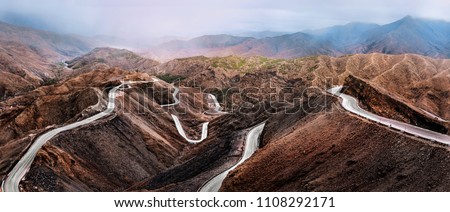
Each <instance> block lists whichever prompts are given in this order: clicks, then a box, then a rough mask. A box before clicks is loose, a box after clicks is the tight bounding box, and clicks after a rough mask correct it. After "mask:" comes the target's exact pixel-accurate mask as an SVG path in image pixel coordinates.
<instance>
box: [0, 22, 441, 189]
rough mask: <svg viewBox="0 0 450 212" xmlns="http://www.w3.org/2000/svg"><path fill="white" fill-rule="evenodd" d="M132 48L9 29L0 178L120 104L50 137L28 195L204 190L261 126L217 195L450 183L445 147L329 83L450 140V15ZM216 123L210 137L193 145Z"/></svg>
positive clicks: (0, 67) (4, 45) (1, 58)
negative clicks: (347, 104) (342, 96)
mask: <svg viewBox="0 0 450 212" xmlns="http://www.w3.org/2000/svg"><path fill="white" fill-rule="evenodd" d="M121 42H123V41H122V40H121V39H116V38H114V37H109V38H108V37H102V36H97V37H96V38H87V37H82V36H77V35H62V34H58V33H52V32H46V31H42V30H34V29H29V28H25V27H18V26H14V25H11V24H4V23H0V179H4V178H7V177H10V176H8V175H9V173H10V172H11V170H12V168H13V167H14V166H15V165H16V164H18V163H17V162H18V161H19V160H20V159H21V157H22V156H23V155H24V152H26V151H27V150H28V147H29V146H30V144H32V143H33V142H34V141H35V140H36V138H38V137H39V136H40V135H43V134H45V133H46V132H51V131H49V130H52V129H59V128H60V127H62V126H67V125H68V124H71V123H76V122H79V121H81V120H86V119H87V118H88V117H92V116H95V115H96V114H99V113H101V112H102V111H105V109H106V108H110V105H115V107H114V108H113V109H112V110H113V111H112V112H111V113H108V114H107V115H106V116H105V117H104V118H100V119H98V120H96V121H93V122H91V123H88V124H84V125H81V126H79V127H77V128H74V129H72V130H67V131H64V132H60V133H58V134H57V135H55V136H54V137H51V138H49V140H48V141H47V143H46V144H44V146H42V148H40V149H39V151H38V152H37V156H36V157H35V158H32V159H33V163H32V165H31V167H29V172H28V173H27V174H26V177H25V178H21V179H16V180H18V181H17V182H19V184H20V185H19V186H18V187H17V189H18V190H21V191H197V190H198V189H199V188H201V187H202V185H204V183H205V182H207V181H208V180H210V179H211V178H212V177H214V176H217V174H219V173H221V172H223V171H224V170H227V169H228V168H230V167H233V166H234V165H235V164H236V162H237V161H239V159H240V158H241V157H242V155H244V151H245V147H246V142H248V141H247V139H246V138H247V136H248V135H249V134H250V133H249V132H250V131H251V129H252V128H253V127H254V126H256V125H258V124H261V123H265V125H264V129H263V131H262V133H261V134H260V135H259V140H260V142H259V144H257V146H258V145H259V146H258V147H259V148H260V149H259V150H258V151H256V152H255V153H254V155H253V156H251V157H250V158H249V160H248V161H246V162H244V163H242V165H240V166H239V167H238V168H237V169H235V170H234V171H231V172H229V174H228V176H227V177H226V179H225V181H224V183H223V186H222V188H221V190H223V191H243V190H245V191H449V190H450V155H449V151H448V150H449V147H448V146H447V145H445V144H441V143H436V141H430V140H427V139H424V138H422V137H420V136H412V135H411V134H406V133H404V132H401V131H396V130H393V129H392V128H391V127H390V126H383V125H380V124H378V123H375V122H371V121H368V120H367V119H364V118H361V117H359V116H356V115H354V114H352V113H349V112H347V111H346V110H344V108H343V106H342V105H341V104H340V100H339V98H337V97H335V96H333V95H331V94H329V93H327V92H326V90H327V89H328V88H330V87H334V86H336V85H344V86H346V87H348V88H349V89H347V90H345V92H346V93H347V94H349V95H352V96H354V97H356V98H357V99H358V100H359V102H360V106H361V107H363V108H364V110H367V111H370V112H371V113H375V114H378V115H380V116H383V117H387V118H390V119H394V120H397V121H401V122H404V123H409V124H411V125H414V126H415V127H420V128H424V129H427V130H429V131H432V132H435V133H440V134H442V135H449V134H450V123H449V122H448V120H449V119H450V110H449V108H450V107H449V105H450V86H449V85H450V59H447V58H448V57H449V56H450V23H448V22H444V21H436V20H427V19H418V18H413V17H409V16H407V17H405V18H403V19H401V20H399V21H396V22H393V23H390V24H386V25H376V24H366V23H350V24H347V25H343V26H334V27H330V28H325V29H321V30H310V31H304V32H298V33H293V34H285V35H278V34H277V33H269V32H262V33H261V34H256V35H250V34H248V35H247V36H242V37H239V36H233V35H227V34H221V35H205V36H200V37H197V38H194V39H191V40H188V41H180V40H172V41H168V42H165V43H163V44H161V45H158V46H155V47H151V48H149V47H148V46H138V47H139V51H136V52H133V51H131V50H127V49H116V48H112V47H111V46H116V45H120V44H121ZM135 47H136V46H135ZM411 53H414V54H411ZM346 54H352V55H346ZM199 55H201V56H199ZM229 55H232V56H229ZM192 56H197V57H192ZM205 56H223V57H205ZM180 57H188V58H180ZM171 58H177V59H173V60H170V61H165V60H169V59H171ZM154 59H157V60H159V61H156V60H154ZM161 61H163V62H161ZM125 81H126V82H133V83H131V84H126V85H124V84H122V83H123V82H125ZM120 85H122V87H120V88H119V86H120ZM112 88H117V89H118V90H117V92H116V95H110V94H111V93H110V91H111V90H114V89H112ZM177 93H178V94H177ZM211 95H214V96H215V97H217V99H218V102H219V103H220V107H221V108H222V109H221V110H223V111H224V112H223V113H222V112H220V113H219V112H217V111H216V109H217V104H216V103H213V104H211V102H210V100H211ZM112 96H113V97H112ZM176 98H178V99H179V100H178V103H174V102H177V101H175V99H176ZM110 101H113V102H114V104H113V102H110ZM167 105H170V106H167ZM211 105H213V106H211ZM208 111H209V112H208ZM211 111H216V112H217V113H210V112H211ZM174 116H177V117H178V118H179V120H180V123H178V124H179V125H181V128H182V130H184V135H183V134H182V133H180V131H179V129H178V125H177V124H176V122H175V119H174V118H173V117H174ZM437 117H438V118H437ZM177 120H178V119H177ZM206 122H207V123H208V125H207V126H208V129H207V132H208V133H207V138H206V139H204V140H203V141H201V142H200V143H196V144H193V143H189V142H188V141H187V139H185V137H189V138H191V139H199V138H200V137H201V135H203V132H202V130H203V126H205V125H203V123H206ZM436 167H438V168H436ZM23 170H28V169H23Z"/></svg>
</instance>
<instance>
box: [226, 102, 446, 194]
mask: <svg viewBox="0 0 450 212" xmlns="http://www.w3.org/2000/svg"><path fill="white" fill-rule="evenodd" d="M284 120H285V119H272V120H269V122H268V124H267V126H266V129H265V133H264V135H263V137H262V140H263V142H264V143H266V145H265V146H264V147H263V148H262V149H260V150H259V151H258V152H256V153H255V155H254V156H253V157H252V158H250V159H249V160H248V161H246V162H245V163H244V164H242V165H241V166H239V167H238V168H236V169H235V170H234V171H232V172H230V173H229V175H228V177H227V178H226V179H225V181H224V183H223V185H222V188H221V191H448V190H449V189H450V181H449V179H450V177H449V171H450V166H449V164H450V163H449V162H450V154H449V151H448V147H444V146H440V145H435V144H433V143H431V142H429V141H423V140H421V139H417V138H414V137H410V136H405V135H404V134H401V133H399V132H396V131H391V130H389V129H387V128H385V127H383V126H379V125H376V124H373V123H369V122H367V121H365V120H362V119H360V118H357V117H355V116H353V115H349V114H348V113H347V112H342V109H339V108H337V107H335V108H334V110H333V112H331V113H330V112H328V113H317V114H311V115H309V116H307V117H305V118H301V119H297V121H295V122H290V123H291V124H290V126H289V128H288V129H287V130H283V131H281V132H280V130H281V129H277V127H276V126H280V125H283V123H284V122H286V121H284ZM274 127H275V128H274ZM369 132H370V133H369Z"/></svg>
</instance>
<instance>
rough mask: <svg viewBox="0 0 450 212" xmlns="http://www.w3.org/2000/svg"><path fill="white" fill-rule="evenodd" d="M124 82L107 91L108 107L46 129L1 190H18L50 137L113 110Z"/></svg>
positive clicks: (15, 167) (10, 173)
mask: <svg viewBox="0 0 450 212" xmlns="http://www.w3.org/2000/svg"><path fill="white" fill-rule="evenodd" d="M124 85H125V84H121V85H119V86H117V87H114V88H113V89H111V90H110V91H109V94H108V107H107V109H106V110H105V111H103V112H101V113H98V114H96V115H94V116H91V117H89V118H87V119H84V120H82V121H78V122H75V123H72V124H69V125H66V126H63V127H60V128H56V129H53V130H50V131H48V132H47V133H45V134H43V135H41V136H39V137H38V138H37V139H36V140H35V141H34V142H33V144H32V145H31V146H30V148H29V149H28V151H27V152H26V153H25V155H24V156H23V157H22V158H21V159H20V160H19V162H18V163H17V164H16V165H15V166H14V168H13V169H12V170H11V172H9V174H8V175H7V177H6V179H5V180H4V182H3V183H2V191H5V192H19V191H20V189H19V183H20V181H21V180H22V178H23V177H24V176H25V174H26V173H27V172H28V171H29V169H30V166H31V164H32V163H33V160H34V158H35V157H36V154H37V152H38V151H39V149H40V148H41V147H42V146H43V145H44V144H45V143H46V142H47V141H48V140H50V139H51V138H53V137H54V136H56V135H57V134H58V133H60V132H64V131H67V130H71V129H74V128H77V127H79V126H82V125H85V124H89V123H92V122H93V121H95V120H98V119H100V118H103V117H105V116H107V115H109V114H110V113H112V112H113V111H114V108H115V103H114V100H115V98H116V91H117V90H118V89H119V88H121V87H122V86H124Z"/></svg>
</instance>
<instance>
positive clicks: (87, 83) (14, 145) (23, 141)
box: [0, 69, 148, 175]
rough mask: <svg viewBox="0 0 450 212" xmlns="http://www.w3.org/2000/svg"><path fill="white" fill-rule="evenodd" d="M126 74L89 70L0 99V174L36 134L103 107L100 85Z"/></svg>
mask: <svg viewBox="0 0 450 212" xmlns="http://www.w3.org/2000/svg"><path fill="white" fill-rule="evenodd" d="M130 74H132V73H131V72H128V71H123V70H120V69H110V70H105V71H93V72H90V73H87V74H83V75H80V76H79V77H76V78H72V79H70V80H67V81H64V82H62V83H60V84H55V85H51V86H43V87H40V88H38V89H36V90H33V91H31V92H29V93H27V94H25V95H21V96H17V97H15V98H10V99H8V100H7V101H4V102H0V153H1V154H0V170H1V172H0V175H5V174H6V172H7V171H8V167H10V166H11V165H12V164H13V163H14V162H15V161H16V160H17V159H18V158H19V157H20V152H23V151H24V149H25V148H26V147H27V145H28V144H29V143H30V142H31V141H32V139H33V138H35V136H36V135H37V134H40V133H42V132H43V131H45V130H46V129H48V128H49V127H55V126H57V125H62V124H67V123H71V122H74V121H76V120H78V119H82V118H86V117H88V116H90V115H92V114H95V113H97V112H98V111H100V110H103V108H105V107H106V100H104V98H106V95H107V93H105V91H103V88H105V87H107V86H110V85H111V84H113V83H115V84H117V83H118V81H117V80H118V79H120V78H123V77H124V76H126V75H130ZM145 75H146V74H145ZM146 76H148V75H146ZM94 105H95V106H94Z"/></svg>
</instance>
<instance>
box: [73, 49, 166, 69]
mask: <svg viewBox="0 0 450 212" xmlns="http://www.w3.org/2000/svg"><path fill="white" fill-rule="evenodd" d="M158 64H159V63H158V62H156V61H154V60H151V59H147V58H143V57H141V56H139V55H137V54H135V53H133V52H131V51H128V50H126V49H114V48H95V49H94V50H92V51H91V52H89V53H88V54H85V55H82V56H80V57H77V58H75V59H73V60H70V61H68V67H69V68H71V69H72V70H73V72H74V73H73V74H80V73H85V72H89V71H91V70H95V69H108V68H112V67H118V68H121V69H124V70H129V71H148V70H150V69H151V68H152V67H154V66H157V65H158Z"/></svg>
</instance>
